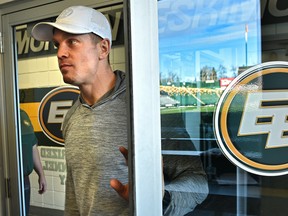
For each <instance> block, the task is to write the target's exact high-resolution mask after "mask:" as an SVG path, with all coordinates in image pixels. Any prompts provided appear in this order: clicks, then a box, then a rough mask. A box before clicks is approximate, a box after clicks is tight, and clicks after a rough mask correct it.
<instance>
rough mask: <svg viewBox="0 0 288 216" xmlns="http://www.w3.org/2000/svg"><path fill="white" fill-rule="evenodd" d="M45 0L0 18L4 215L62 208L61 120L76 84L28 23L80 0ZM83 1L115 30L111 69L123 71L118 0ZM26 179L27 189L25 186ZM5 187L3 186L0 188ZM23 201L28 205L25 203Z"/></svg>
mask: <svg viewBox="0 0 288 216" xmlns="http://www.w3.org/2000/svg"><path fill="white" fill-rule="evenodd" d="M49 3H51V4H47V3H46V4H45V5H44V6H41V3H40V2H39V3H38V4H36V3H34V5H33V6H34V7H35V8H32V9H27V8H30V7H31V5H30V4H27V5H26V6H25V4H23V5H22V6H18V7H19V8H18V9H17V6H15V7H16V9H15V11H18V12H15V13H10V11H9V13H8V14H7V15H3V18H2V22H3V24H4V25H3V28H4V32H5V39H4V43H5V51H4V63H5V69H4V73H3V74H1V80H2V78H3V86H4V87H3V88H4V91H1V94H3V96H4V98H5V106H4V101H1V108H2V106H3V111H5V112H6V115H4V117H5V118H4V119H3V125H6V128H9V130H6V129H5V128H2V123H1V134H2V133H3V134H5V133H7V136H1V139H2V141H1V144H2V142H3V143H8V144H9V146H7V145H3V148H4V149H5V148H6V151H7V155H9V157H7V158H6V160H7V163H6V164H7V166H8V167H7V168H6V169H7V170H8V171H7V173H6V175H7V179H9V181H10V185H11V192H10V193H11V197H10V199H9V200H10V202H8V204H7V207H6V208H3V211H5V209H6V210H7V212H6V214H5V215H28V214H31V215H55V216H57V215H63V214H64V211H63V210H64V198H65V181H66V161H65V145H64V140H63V137H62V131H61V125H62V122H63V118H64V117H65V114H66V113H67V110H68V109H69V108H70V107H71V106H72V104H73V103H74V102H75V101H76V99H77V98H78V96H79V90H78V89H77V88H75V87H73V86H69V85H67V84H65V83H64V82H63V81H62V75H61V73H60V71H59V68H58V61H57V57H56V48H55V47H54V45H53V43H51V42H38V41H36V40H34V39H33V38H32V37H31V29H32V27H33V26H34V25H35V24H36V23H38V22H39V21H51V20H55V18H56V16H58V15H59V14H60V12H61V11H62V10H63V9H64V8H66V7H68V6H71V5H75V4H78V2H77V1H61V2H58V3H53V2H51V1H50V2H49ZM81 4H82V5H87V6H91V7H94V8H96V9H97V10H100V11H101V12H102V13H103V14H104V15H105V16H106V17H107V18H108V20H109V21H110V24H111V28H112V31H113V33H112V34H113V35H112V36H113V47H112V52H111V54H110V63H111V65H112V68H113V69H114V68H115V69H116V68H117V69H119V70H122V71H125V64H126V63H125V46H124V22H123V3H122V1H113V0H112V1H109V2H107V1H106V2H105V3H103V2H98V3H95V1H84V2H81ZM12 10H13V9H12ZM9 44H10V45H11V46H9ZM6 45H7V46H6ZM1 83H2V82H1ZM1 88H2V87H1ZM2 102H3V103H2ZM3 113H4V112H3ZM1 119H2V118H1ZM1 121H2V120H1ZM27 147H29V151H28V150H27ZM31 149H32V151H31ZM4 155H6V154H4ZM32 158H33V159H34V160H33V159H32ZM35 158H36V159H37V158H38V160H37V162H36V163H37V164H38V166H41V169H40V173H38V172H36V171H35ZM33 166H34V169H33ZM6 169H5V170H6ZM1 170H2V169H1ZM42 171H43V173H44V177H45V181H46V183H47V188H46V192H45V193H43V194H42V193H41V191H39V180H40V181H42V182H43V181H44V180H43V179H44V178H42V177H41V178H40V176H41V175H42V174H41V172H42ZM45 181H44V182H45ZM29 184H30V191H25V190H26V188H27V185H29ZM1 185H2V184H1ZM4 188H5V187H2V186H1V192H2V189H4ZM26 192H27V194H28V196H25V193H26ZM27 201H30V202H29V205H26V204H25V203H26V202H27ZM1 209H2V208H1ZM28 210H29V213H28ZM25 212H26V213H25Z"/></svg>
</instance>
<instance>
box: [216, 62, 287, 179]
mask: <svg viewBox="0 0 288 216" xmlns="http://www.w3.org/2000/svg"><path fill="white" fill-rule="evenodd" d="M287 80H288V63H287V62H281V61H276V62H267V63H263V64H259V65H256V66H254V67H252V68H249V69H248V70H246V71H244V72H243V73H242V74H240V75H239V76H238V77H236V78H235V79H234V80H233V81H232V82H231V83H230V84H229V85H228V87H227V88H226V89H225V91H224V92H223V94H222V95H221V97H220V99H219V102H218V104H217V107H216V110H215V113H214V128H215V136H216V139H217V142H218V145H219V147H220V149H221V150H222V152H223V154H224V155H225V156H226V157H227V158H228V159H229V160H230V161H231V162H232V163H234V164H235V165H236V166H238V167H240V168H242V169H244V170H246V171H248V172H251V173H254V174H258V175H263V176H279V175H285V174H287V173H288V157H287V155H288V82H287Z"/></svg>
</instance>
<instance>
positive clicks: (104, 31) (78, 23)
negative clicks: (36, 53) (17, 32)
mask: <svg viewBox="0 0 288 216" xmlns="http://www.w3.org/2000/svg"><path fill="white" fill-rule="evenodd" d="M54 28H57V29H60V30H61V31H64V32H67V33H71V34H85V33H94V34H96V35H98V36H100V37H101V38H103V39H108V40H109V41H110V46H111V45H112V36H111V26H110V24H109V22H108V20H107V19H106V17H105V16H104V15H103V14H102V13H100V12H99V11H97V10H95V9H93V8H90V7H85V6H72V7H69V8H67V9H65V10H63V11H62V13H61V14H60V15H59V16H58V17H57V19H56V21H55V22H40V23H38V24H36V25H35V26H34V27H33V29H32V32H31V34H32V36H33V37H34V38H35V39H36V40H39V41H51V40H52V38H53V29H54Z"/></svg>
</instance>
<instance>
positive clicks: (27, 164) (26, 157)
mask: <svg viewBox="0 0 288 216" xmlns="http://www.w3.org/2000/svg"><path fill="white" fill-rule="evenodd" d="M20 118H21V142H22V157H23V172H24V189H25V208H26V215H28V213H29V207H30V193H31V187H30V179H29V175H30V174H31V173H32V171H33V169H34V170H35V171H36V173H37V175H38V178H39V179H38V183H39V190H38V192H39V194H43V193H45V191H46V189H47V183H46V179H45V175H44V171H43V168H42V164H41V160H40V156H39V152H38V148H37V143H38V140H37V137H36V136H35V133H34V129H33V125H32V123H31V121H30V118H29V116H28V115H27V113H26V112H25V111H24V110H22V109H20Z"/></svg>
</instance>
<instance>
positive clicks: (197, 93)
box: [160, 86, 222, 106]
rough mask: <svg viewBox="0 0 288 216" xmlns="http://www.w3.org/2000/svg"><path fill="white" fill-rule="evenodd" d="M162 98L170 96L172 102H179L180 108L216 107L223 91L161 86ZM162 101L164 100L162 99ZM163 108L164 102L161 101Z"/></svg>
mask: <svg viewBox="0 0 288 216" xmlns="http://www.w3.org/2000/svg"><path fill="white" fill-rule="evenodd" d="M160 93H161V97H160V99H161V98H163V100H164V96H165V95H168V96H170V97H169V98H170V100H176V101H178V102H179V104H177V105H179V106H196V105H201V106H205V105H215V104H216V103H217V101H218V99H219V97H220V95H221V93H222V90H221V89H219V88H217V89H212V88H191V87H176V86H160ZM161 100H162V99H161ZM161 106H162V101H161Z"/></svg>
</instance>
